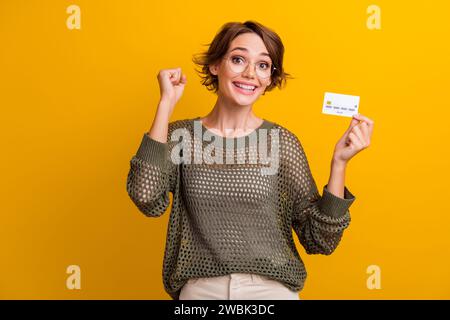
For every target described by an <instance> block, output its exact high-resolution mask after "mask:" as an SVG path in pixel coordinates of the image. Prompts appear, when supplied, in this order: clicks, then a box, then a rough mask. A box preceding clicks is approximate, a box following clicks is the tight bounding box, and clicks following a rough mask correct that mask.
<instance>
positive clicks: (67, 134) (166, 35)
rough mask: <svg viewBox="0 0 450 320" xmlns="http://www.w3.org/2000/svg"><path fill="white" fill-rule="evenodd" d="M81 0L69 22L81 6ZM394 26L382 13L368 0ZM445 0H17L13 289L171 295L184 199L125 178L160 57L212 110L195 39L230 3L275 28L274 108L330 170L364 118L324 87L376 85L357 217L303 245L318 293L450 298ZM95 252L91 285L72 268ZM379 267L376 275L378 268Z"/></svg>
mask: <svg viewBox="0 0 450 320" xmlns="http://www.w3.org/2000/svg"><path fill="white" fill-rule="evenodd" d="M71 4H77V5H78V6H80V9H81V30H69V29H68V28H67V27H66V19H67V17H68V16H69V14H67V13H66V8H67V7H68V6H69V5H71ZM371 4H376V5H378V6H379V7H380V8H381V26H382V28H381V30H369V29H368V28H367V27H366V20H367V18H368V14H367V13H366V9H367V7H368V6H369V5H371ZM449 15H450V4H449V3H448V2H447V1H425V2H421V3H420V4H419V3H417V4H416V3H414V2H411V1H402V2H400V1H395V2H394V1H376V2H372V1H357V0H353V1H321V2H313V1H290V2H288V1H283V2H278V3H274V2H273V1H248V2H230V3H227V2H217V1H216V2H214V1H213V2H204V1H178V0H177V1H158V2H157V1H153V2H151V1H74V2H72V1H36V0H35V1H12V0H10V1H1V2H0V41H1V49H0V70H1V71H0V92H1V94H0V103H1V111H2V116H1V117H0V119H1V135H2V156H1V160H0V168H1V223H0V228H1V230H0V252H1V261H0V298H3V299H5V298H7V299H30V298H38V299H67V298H69V299H79V298H81V299H91V298H96V299H131V298H133V299H170V298H169V296H168V295H167V294H166V293H165V292H164V289H163V284H162V279H161V268H162V259H163V254H164V245H165V235H166V228H167V221H168V217H169V215H168V212H166V213H165V214H164V215H163V216H162V217H160V218H158V219H152V218H147V217H145V216H144V215H143V214H141V213H140V212H139V211H138V209H137V208H136V207H135V206H134V205H133V203H132V202H131V200H130V199H129V197H128V195H127V193H126V177H127V173H128V170H129V160H130V159H131V157H132V156H133V155H134V153H135V152H136V150H137V148H138V146H139V143H140V141H141V138H142V134H143V133H144V132H146V131H148V130H149V128H150V126H151V121H152V120H153V116H154V113H155V110H156V105H157V102H158V98H159V88H158V83H157V79H156V75H157V73H158V71H159V70H160V69H163V68H172V67H178V66H180V67H182V69H183V71H184V72H185V73H186V74H187V78H188V84H187V86H186V89H185V93H184V96H183V98H182V99H181V101H180V102H179V104H178V105H177V107H176V109H175V111H174V113H173V116H172V119H171V120H176V119H183V118H191V117H195V116H200V115H201V116H204V115H206V113H207V112H209V110H210V109H211V108H212V106H213V104H214V102H215V96H214V95H213V94H212V93H210V92H208V91H207V90H206V88H204V87H203V86H201V85H200V78H199V77H198V75H197V74H196V73H195V71H194V65H193V63H192V62H191V58H192V55H193V54H195V53H198V52H201V51H202V50H204V49H205V48H206V47H205V46H203V44H206V43H209V42H210V41H212V39H213V37H214V35H215V34H216V32H217V31H218V30H219V28H220V27H221V26H222V25H223V24H224V23H225V22H228V21H241V22H243V21H245V20H249V19H254V20H256V21H259V22H261V23H263V24H265V25H267V26H268V27H270V28H272V29H274V30H275V31H276V32H277V33H278V34H279V35H280V36H281V38H282V40H283V42H284V44H285V47H286V54H285V69H286V71H287V72H290V73H291V74H292V75H293V76H294V77H296V79H294V80H291V81H290V82H289V83H288V85H287V87H286V88H285V90H281V91H280V90H278V89H276V90H275V91H273V92H270V93H268V94H266V95H265V96H264V97H262V98H261V99H260V100H259V101H258V102H257V103H256V104H255V106H254V108H255V109H254V110H255V113H256V114H257V115H258V116H261V117H264V118H266V119H269V120H272V121H275V122H278V123H280V124H282V125H284V126H286V127H288V128H289V129H291V130H292V131H293V132H295V133H296V134H297V135H298V136H299V138H300V139H301V141H302V143H303V145H304V148H305V150H306V152H307V155H308V159H309V162H310V166H311V169H312V172H313V175H314V177H315V180H316V182H317V185H318V186H319V189H320V190H322V186H323V185H324V184H325V183H326V182H327V180H328V175H329V169H330V168H329V165H330V160H331V155H332V151H333V148H334V144H335V143H336V142H337V140H338V139H339V138H340V137H341V135H342V134H343V133H344V131H345V130H346V128H347V126H348V124H349V122H350V118H344V117H337V116H329V115H324V114H322V113H321V109H322V101H323V94H324V92H325V91H329V92H338V93H345V94H354V95H359V96H360V97H361V101H360V113H362V114H363V115H366V116H367V117H369V118H371V119H373V120H374V121H375V130H374V133H373V139H372V144H371V146H370V147H369V148H368V149H366V150H364V151H362V152H361V153H359V154H358V155H356V156H355V158H353V159H352V160H351V161H350V163H349V166H348V169H347V176H346V186H347V187H348V188H349V189H350V190H351V191H352V192H353V193H354V194H355V196H356V198H357V199H356V201H355V202H354V204H353V205H352V207H351V214H352V224H351V225H350V227H349V229H347V230H346V231H345V233H344V237H343V239H342V242H341V244H340V246H339V247H338V249H337V250H336V251H335V252H334V254H333V255H331V256H320V255H312V256H308V255H306V254H305V251H304V249H303V248H302V247H301V246H300V245H299V243H298V241H297V238H295V240H296V243H297V246H298V248H299V251H300V254H301V255H302V257H303V259H304V261H305V263H306V267H307V271H308V279H307V280H306V284H305V288H304V290H303V291H302V292H301V294H300V296H301V298H303V299H433V298H436V299H442V298H445V299H448V298H450V259H449V258H450V257H449V250H450V249H449V247H450V237H449V231H450V230H449V229H450V227H449V223H450V217H449V216H450V210H449V209H450V208H449V207H450V201H449V198H450V192H449V188H448V183H449V178H450V176H449V171H448V165H449V163H450V161H449V160H450V159H449V143H448V141H449V138H450V134H449V128H450V125H449V123H448V117H449V115H450V112H449V110H450V103H449V101H450V99H449V97H448V89H449V71H450V62H449V57H450V52H449V51H450V50H449V48H450V45H449V42H448V35H449V29H450V28H449V22H448V21H449ZM72 264H75V265H79V266H80V267H81V290H68V289H67V288H66V278H67V277H68V274H66V268H67V266H69V265H72ZM369 265H378V266H380V268H381V289H379V290H369V289H368V288H367V286H366V280H367V278H368V277H369V275H368V274H367V273H366V268H367V267H368V266H369Z"/></svg>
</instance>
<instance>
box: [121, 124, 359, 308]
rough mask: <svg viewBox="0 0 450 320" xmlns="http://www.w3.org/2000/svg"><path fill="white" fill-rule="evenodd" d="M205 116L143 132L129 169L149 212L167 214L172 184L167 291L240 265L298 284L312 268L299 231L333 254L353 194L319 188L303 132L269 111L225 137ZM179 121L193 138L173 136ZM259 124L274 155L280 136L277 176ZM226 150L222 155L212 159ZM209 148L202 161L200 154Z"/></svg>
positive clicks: (133, 194) (308, 244)
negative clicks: (158, 136) (251, 126)
mask: <svg viewBox="0 0 450 320" xmlns="http://www.w3.org/2000/svg"><path fill="white" fill-rule="evenodd" d="M198 119H199V117H197V118H194V119H185V120H177V121H174V122H170V123H169V130H168V139H167V141H166V143H161V142H159V141H156V140H153V139H152V138H150V137H149V136H148V134H147V133H144V135H143V137H142V141H141V144H140V146H139V148H138V150H137V152H136V155H135V156H133V157H132V158H131V161H130V171H129V173H128V177H127V192H128V195H129V196H130V198H131V199H132V201H133V203H134V204H135V205H136V206H137V208H138V209H139V210H140V211H141V212H142V213H144V214H145V215H146V216H149V217H159V216H161V215H162V214H163V213H164V212H165V211H166V209H167V208H168V206H169V203H170V198H169V192H170V193H172V195H173V199H172V207H171V210H170V217H169V224H168V228H167V239H166V248H165V253H164V261H163V271H162V276H163V283H164V288H165V290H166V292H167V293H168V294H169V295H170V296H171V297H172V298H173V299H175V300H178V299H179V294H180V290H181V287H182V286H183V285H184V284H185V283H186V282H187V280H188V279H189V278H199V277H213V276H222V275H226V274H229V273H234V272H242V273H256V274H260V275H265V276H267V277H269V278H271V279H274V280H278V281H280V282H281V283H283V284H284V285H285V286H286V287H288V288H289V289H291V290H295V291H300V290H301V289H302V288H303V285H304V282H305V279H306V276H307V272H306V270H305V266H304V264H303V261H302V259H301V258H300V255H299V253H298V252H297V249H296V247H295V243H294V240H293V236H292V230H294V232H295V233H296V234H297V236H298V239H299V241H300V243H301V244H302V245H303V247H304V248H305V250H306V253H307V254H325V255H329V254H331V253H332V252H333V251H334V250H335V249H336V247H337V245H338V243H339V241H340V239H341V237H342V235H343V232H344V229H346V228H347V227H348V225H349V223H350V212H349V207H350V205H351V204H352V203H353V201H354V200H355V197H354V195H353V194H352V193H351V192H350V191H349V190H348V189H347V187H344V198H340V197H337V196H335V195H334V194H332V193H331V192H329V191H328V190H327V189H326V185H325V186H324V187H323V193H322V196H321V195H320V194H319V192H318V189H317V186H316V183H315V181H314V179H313V177H312V175H311V171H310V168H309V164H308V161H307V158H306V155H305V152H304V150H303V147H302V145H301V143H300V141H299V139H298V138H297V137H296V136H295V134H293V133H292V132H291V131H289V130H288V129H286V128H284V127H283V126H281V125H279V124H277V123H274V122H270V121H268V120H265V119H264V122H263V124H262V125H261V126H260V127H259V128H257V129H256V130H254V131H253V132H252V133H251V134H248V135H245V136H243V137H242V136H241V137H238V138H224V137H221V136H219V135H216V134H214V133H213V132H212V131H210V130H208V129H207V128H206V127H205V126H203V125H202V123H201V122H200V121H199V120H198ZM180 128H185V132H187V133H188V135H189V137H186V135H185V137H183V140H181V138H180V140H178V139H177V140H176V141H172V138H171V137H172V136H171V134H172V133H173V132H174V130H175V129H180ZM194 129H195V130H194ZM186 130H187V131H186ZM178 131H179V130H177V132H178ZM261 132H266V133H267V135H266V136H267V143H266V144H265V145H267V152H265V154H267V155H268V157H269V158H270V156H271V155H273V154H275V153H272V154H271V151H272V149H273V148H274V147H273V146H275V145H276V144H275V143H273V144H272V142H276V141H278V144H277V145H278V153H277V154H278V155H279V156H278V166H277V170H276V172H274V173H272V174H263V173H262V170H261V169H262V168H264V167H265V168H268V167H270V166H271V165H272V167H273V162H272V164H267V162H266V163H264V160H263V158H264V157H263V156H262V155H261V154H262V152H261V151H258V144H257V143H256V142H255V140H253V139H251V136H254V135H256V136H258V135H257V134H259V133H261ZM271 132H276V133H277V135H274V136H272V135H271ZM202 137H203V139H202ZM207 137H209V138H210V139H209V141H207V140H208V139H207ZM277 137H278V138H277ZM244 140H245V142H244V144H243V145H242V144H239V143H238V141H240V142H242V141H244ZM259 140H260V139H259V138H258V141H259ZM180 141H183V142H184V143H185V144H184V145H182V147H180V145H181V144H180ZM214 141H215V142H216V143H217V142H220V141H221V142H222V148H218V146H217V145H215V146H216V149H215V151H213V152H208V150H210V149H208V146H211V145H214V143H215V142H214ZM230 141H232V142H234V146H233V147H232V148H231V149H230V148H229V146H230V145H227V144H226V143H227V142H230ZM199 146H200V147H199ZM230 150H231V151H230ZM172 151H174V152H173V154H177V155H179V156H182V157H183V158H182V161H181V163H179V164H177V162H175V161H173V160H172V159H173V158H171V154H172ZM273 151H274V152H277V150H276V149H273ZM230 152H231V157H230V155H229V153H230ZM227 153H228V158H226V157H227ZM220 155H222V157H223V158H222V159H223V161H222V162H220V163H217V162H218V161H217V160H216V161H215V162H214V161H213V160H211V159H217V158H214V157H216V156H220ZM202 156H203V157H204V160H203V161H202V162H201V163H196V160H195V157H198V158H197V159H202V158H201V157H202ZM239 157H241V158H239ZM242 157H244V159H245V160H244V162H242V161H241V162H239V161H238V158H239V159H241V160H242ZM252 157H253V158H252ZM226 159H232V163H230V162H229V161H228V162H227V161H226ZM250 159H257V161H256V162H255V161H253V162H252V161H251V160H250ZM208 160H209V162H208Z"/></svg>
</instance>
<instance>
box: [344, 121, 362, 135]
mask: <svg viewBox="0 0 450 320" xmlns="http://www.w3.org/2000/svg"><path fill="white" fill-rule="evenodd" d="M357 124H359V120H358V119H356V118H355V117H352V121H350V125H349V126H348V128H347V131H346V132H345V133H348V132H350V131H351V130H352V129H353V127H354V126H356V125H357Z"/></svg>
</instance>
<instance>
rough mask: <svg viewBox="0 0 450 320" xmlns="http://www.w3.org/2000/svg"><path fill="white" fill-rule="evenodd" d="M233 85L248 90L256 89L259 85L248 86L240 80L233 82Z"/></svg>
mask: <svg viewBox="0 0 450 320" xmlns="http://www.w3.org/2000/svg"><path fill="white" fill-rule="evenodd" d="M233 85H234V86H235V87H237V88H239V89H242V90H246V91H248V92H253V91H255V90H256V88H258V87H257V86H248V85H244V84H241V83H238V82H233Z"/></svg>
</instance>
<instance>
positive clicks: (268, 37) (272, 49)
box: [192, 21, 293, 95]
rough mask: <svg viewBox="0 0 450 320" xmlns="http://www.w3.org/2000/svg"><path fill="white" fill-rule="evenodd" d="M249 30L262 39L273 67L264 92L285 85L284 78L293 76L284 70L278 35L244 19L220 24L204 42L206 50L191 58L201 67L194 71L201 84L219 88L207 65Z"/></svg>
mask: <svg viewBox="0 0 450 320" xmlns="http://www.w3.org/2000/svg"><path fill="white" fill-rule="evenodd" d="M249 32H253V33H256V34H257V35H258V36H259V37H260V38H261V39H262V41H263V42H264V44H265V46H266V48H267V50H268V51H269V55H270V58H271V59H272V64H273V66H274V67H275V70H274V71H273V73H272V76H271V83H270V84H269V85H268V86H267V88H266V90H265V91H264V93H265V92H266V91H271V90H272V89H273V88H275V87H278V88H279V89H281V88H283V87H284V86H285V85H286V79H287V78H291V79H292V78H293V77H292V76H291V75H290V74H289V73H286V72H284V69H283V55H284V46H283V42H282V41H281V39H280V37H279V36H278V35H277V34H276V33H275V32H274V31H272V30H271V29H269V28H267V27H265V26H263V25H262V24H260V23H258V22H256V21H246V22H244V23H240V22H228V23H226V24H224V25H223V26H222V28H221V29H220V30H219V32H218V33H217V34H216V36H215V37H214V39H213V41H212V42H211V43H209V44H206V45H207V46H209V48H208V50H207V51H206V52H204V53H201V54H199V55H194V57H193V59H192V61H193V62H194V63H195V64H197V65H198V66H200V67H201V70H196V71H197V72H198V73H199V75H200V77H201V78H202V80H201V83H202V85H204V86H206V88H207V89H208V90H210V91H214V93H216V92H217V90H218V89H219V81H218V80H219V79H218V77H217V76H216V75H213V74H212V73H211V72H210V71H209V66H210V65H212V64H215V63H216V62H218V61H220V60H221V59H222V57H223V56H224V55H225V54H226V53H227V51H228V49H229V46H230V43H231V41H233V39H234V38H236V37H237V36H238V35H240V34H242V33H249ZM264 93H263V95H264Z"/></svg>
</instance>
